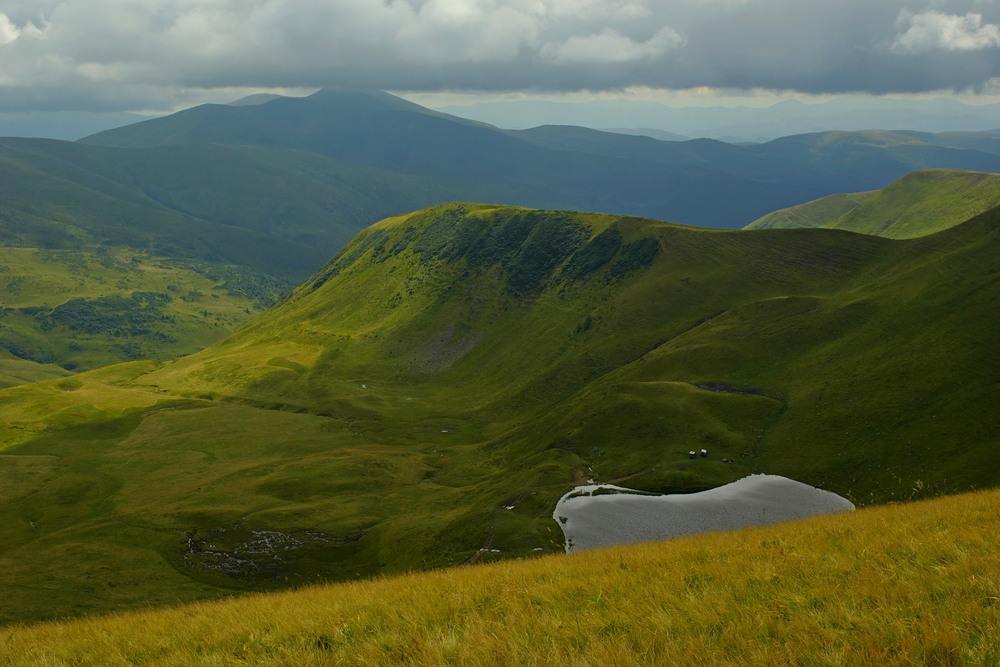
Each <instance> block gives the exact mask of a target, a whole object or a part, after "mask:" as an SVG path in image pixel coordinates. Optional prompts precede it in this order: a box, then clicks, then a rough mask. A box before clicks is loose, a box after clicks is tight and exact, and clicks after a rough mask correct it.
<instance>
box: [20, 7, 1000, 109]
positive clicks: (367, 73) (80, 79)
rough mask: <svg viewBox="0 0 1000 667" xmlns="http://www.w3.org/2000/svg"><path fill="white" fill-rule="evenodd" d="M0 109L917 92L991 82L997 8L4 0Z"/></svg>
mask: <svg viewBox="0 0 1000 667" xmlns="http://www.w3.org/2000/svg"><path fill="white" fill-rule="evenodd" d="M0 12H2V13H0V109H4V108H6V109H15V108H36V107H38V106H39V105H46V106H48V107H49V108H60V107H66V108H72V107H77V108H136V107H141V106H146V107H151V106H156V105H157V104H163V103H166V101H167V100H170V99H172V98H173V96H175V95H177V94H178V93H177V91H178V90H181V89H183V88H191V87H194V88H214V87H240V86H243V87H261V88H264V87H281V86H285V87H287V86H295V87H319V86H326V85H344V86H364V87H374V88H389V89H409V90H435V89H463V88H464V89H478V90H517V89H525V88H535V89H547V90H579V89H591V90H599V89H615V88H622V87H626V86H631V85H648V86H653V87H663V88H691V87H696V86H713V87H731V88H758V87H760V88H772V89H781V90H798V91H802V92H812V93H819V92H847V91H863V92H872V93H884V92H920V91H928V90H941V89H953V90H964V89H969V88H973V89H975V88H977V87H980V86H982V85H984V84H986V83H987V82H989V81H990V80H991V79H996V78H997V77H1000V0H659V1H658V0H610V1H609V0H504V1H501V0H385V1H383V0H34V1H29V0H8V1H7V2H5V3H4V5H3V6H2V7H0Z"/></svg>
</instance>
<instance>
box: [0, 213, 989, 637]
mask: <svg viewBox="0 0 1000 667" xmlns="http://www.w3.org/2000/svg"><path fill="white" fill-rule="evenodd" d="M998 246H1000V209H993V210H991V211H990V212H988V213H986V214H984V215H981V216H979V217H977V218H975V219H972V220H970V221H968V222H966V223H964V224H961V225H957V226H955V227H952V228H950V229H948V230H945V231H943V232H940V233H938V234H934V235H929V236H925V237H922V238H919V239H913V240H905V241H900V240H889V239H884V238H879V237H875V236H866V235H861V234H853V233H848V232H843V231H838V230H824V229H790V230H767V231H760V232H753V233H748V232H743V231H721V230H706V229H695V228H685V227H681V226H677V225H671V224H667V223H660V222H655V221H652V220H646V219H639V218H632V217H622V216H607V215H599V214H579V213H566V212H553V211H535V210H528V209H520V208H505V207H497V206H490V205H482V204H452V205H447V206H441V207H436V208H432V209H428V210H424V211H420V212H417V213H414V214H410V215H405V216H401V217H397V218H391V219H388V220H385V221H383V222H381V223H379V224H377V225H375V226H373V227H371V228H369V229H367V230H365V231H364V232H362V233H361V234H359V235H358V236H357V237H356V238H355V239H354V240H353V241H352V242H351V243H350V244H349V245H348V246H346V247H345V248H344V249H343V251H342V252H341V253H340V254H339V255H338V256H337V257H336V258H334V259H333V260H332V261H331V262H330V263H329V264H327V266H326V267H324V268H323V269H322V270H321V271H319V272H318V273H317V274H316V275H314V276H313V277H312V278H311V279H309V280H307V281H306V282H305V283H303V284H302V285H300V286H299V287H298V288H297V289H296V290H294V291H293V292H292V293H291V294H290V295H289V296H288V297H287V298H286V299H285V300H284V301H283V302H282V303H281V304H280V305H278V306H276V307H274V308H272V309H271V310H269V311H267V312H265V313H263V314H261V315H260V316H258V317H256V318H255V319H253V320H251V321H250V322H249V323H248V324H247V325H246V326H244V327H243V328H242V329H241V330H240V331H239V332H237V333H236V334H234V335H233V336H231V337H229V338H228V339H226V340H224V341H222V342H220V343H218V344H216V345H213V346H212V347H210V348H208V349H206V350H204V351H203V352H200V353H198V354H195V355H192V356H189V357H185V358H182V359H179V360H177V361H174V362H171V363H167V364H154V363H151V362H135V363H131V364H126V365H123V366H118V367H111V368H106V369H102V370H98V371H92V372H89V373H83V374H79V375H76V376H73V377H70V378H58V379H53V380H49V381H46V382H41V383H36V384H30V385H24V386H19V387H13V388H10V389H6V390H3V391H0V406H2V414H3V418H4V429H3V430H2V431H0V447H3V448H4V449H3V451H2V454H0V464H2V465H0V471H2V474H3V475H4V478H3V480H2V482H0V545H2V546H0V568H2V571H3V572H4V576H5V580H6V581H7V582H8V583H7V586H6V587H5V596H4V599H3V601H2V602H0V618H3V619H6V620H29V619H36V618H45V617H51V616H55V615H63V614H84V613H89V612H93V611H99V610H104V609H109V608H116V607H126V606H135V605H141V604H146V603H149V602H155V603H159V602H174V601H179V600H190V599H193V598H198V597H206V596H214V595H221V594H224V593H226V592H231V591H235V590H247V589H271V588H277V587H288V586H296V585H299V584H302V583H307V582H313V581H317V580H335V579H350V578H356V577H363V576H368V575H371V574H373V573H376V572H398V571H403V570H411V569H425V568H432V567H438V566H443V565H449V564H456V563H461V562H463V561H465V560H466V559H469V558H471V557H473V556H475V555H476V554H477V553H479V549H480V548H482V547H489V548H490V549H497V550H499V551H500V554H499V555H498V554H495V553H493V552H491V551H487V552H483V553H481V554H480V560H484V559H486V560H488V559H493V558H498V557H499V558H502V557H510V556H522V555H531V554H534V553H544V552H550V551H558V550H560V549H561V543H560V535H559V531H558V528H557V526H556V525H555V523H554V522H553V521H552V520H551V518H550V513H551V510H552V507H553V505H554V503H555V501H556V499H557V498H558V497H559V496H560V495H561V494H562V493H564V492H565V491H566V490H567V489H568V488H570V482H571V479H572V478H573V477H574V470H580V471H584V472H585V474H586V475H588V476H593V477H595V478H596V479H598V480H602V481H607V480H614V479H617V478H620V477H623V476H627V475H632V474H633V473H640V474H638V475H637V476H635V477H633V478H632V479H630V480H629V482H628V485H629V486H633V487H637V488H641V489H646V490H650V491H668V492H669V491H693V490H699V489H704V488H708V487H712V486H716V485H719V484H723V483H726V482H729V481H733V480H735V479H737V478H739V477H742V476H744V475H746V474H748V473H751V472H767V473H774V474H781V475H786V476H789V477H792V478H794V479H797V480H801V481H804V482H807V483H811V484H815V485H819V486H822V487H824V488H827V489H830V490H833V491H835V492H838V493H841V494H843V495H846V496H848V497H849V498H851V499H852V500H854V501H855V502H856V503H858V504H862V505H864V504H872V503H883V502H888V501H895V500H907V499H911V498H914V497H919V496H923V495H940V494H945V493H951V492H955V491H959V490H966V489H970V488H978V487H989V486H996V485H997V483H998V481H1000V480H998V478H997V472H996V471H997V467H996V465H995V464H996V457H997V453H996V443H997V436H998V433H1000V415H998V414H997V411H996V410H995V406H996V405H997V402H998V399H1000V391H998V385H997V382H996V377H995V370H996V368H998V366H1000V363H998V362H1000V359H998V355H1000V351H998V349H997V346H996V344H995V343H996V340H998V337H1000V322H998V320H997V318H996V317H995V304H996V302H997V299H998V297H1000V294H998V292H1000V283H998V281H997V257H1000V247H998ZM702 447H704V448H706V449H708V450H709V452H710V455H709V456H708V457H707V458H705V459H701V458H699V459H696V460H690V459H689V458H688V457H687V452H688V451H689V450H690V449H693V448H699V449H700V448H702ZM509 506H513V509H505V507H509Z"/></svg>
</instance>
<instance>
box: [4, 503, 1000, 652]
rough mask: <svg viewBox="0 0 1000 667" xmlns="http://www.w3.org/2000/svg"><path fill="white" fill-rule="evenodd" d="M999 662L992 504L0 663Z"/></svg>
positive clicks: (70, 626) (41, 628) (170, 628)
mask: <svg viewBox="0 0 1000 667" xmlns="http://www.w3.org/2000/svg"><path fill="white" fill-rule="evenodd" d="M407 663H412V664H433V665H437V664H473V665H476V664H487V665H492V664H497V665H550V664H551V665H599V664H615V665H628V664H723V663H724V664H753V665H760V664H764V665H767V664H782V665H784V664H804V665H827V664H829V665H844V664H849V665H850V664H857V665H886V664H974V665H991V664H1000V492H996V491H993V492H983V493H977V494H966V495H962V496H955V497H950V498H943V499H939V500H934V501H927V502H921V503H914V504H912V505H897V506H887V507H880V508H873V509H866V510H862V511H858V512H856V513H854V514H851V515H840V516H830V517H820V518H815V519H810V520H806V521H801V522H797V523H790V524H785V525H780V526H775V527H769V528H760V529H752V530H743V531H740V532H736V533H728V534H711V535H703V536H697V537H693V538H686V539H678V540H674V541H671V542H666V543H660V544H647V545H637V546H632V547H627V548H618V549H611V550H604V551H595V552H589V553H582V554H577V555H573V556H561V557H546V558H540V559H538V560H532V561H519V562H514V561H511V562H505V563H501V564H494V565H488V566H477V567H466V568H457V569H452V570H448V571H439V572H433V573H426V574H415V575H412V576H401V577H393V578H386V579H380V580H376V581H368V582H362V583H356V584H348V585H336V586H326V587H317V588H312V589H306V590H301V591H298V592H293V593H284V594H277V595H266V596H252V597H244V598H241V599H235V600H230V601H225V602H213V603H204V604H196V605H190V606H185V607H180V608H176V609H165V610H159V611H148V612H143V613H131V614H121V615H115V616H109V617H102V618H93V619H86V620H78V621H73V622H67V623H46V624H41V625H37V626H32V627H9V628H6V629H0V664H5V665H61V664H74V665H91V664H93V665H118V664H123V665H124V664H152V665H192V664H197V665H243V664H245V665H336V664H349V665H383V664H407Z"/></svg>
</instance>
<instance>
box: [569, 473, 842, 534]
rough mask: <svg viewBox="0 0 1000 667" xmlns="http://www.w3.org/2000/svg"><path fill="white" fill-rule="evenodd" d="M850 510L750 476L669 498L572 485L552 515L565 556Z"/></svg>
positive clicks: (776, 479)
mask: <svg viewBox="0 0 1000 667" xmlns="http://www.w3.org/2000/svg"><path fill="white" fill-rule="evenodd" d="M853 509H854V504H853V503H851V502H850V501H849V500H847V499H846V498H843V497H841V496H838V495H837V494H836V493H833V492H831V491H824V490H822V489H817V488H815V487H812V486H809V485H808V484H803V483H802V482H796V481H795V480H792V479H788V478H787V477H780V476H778V475H750V476H749V477H744V478H743V479H739V480H737V481H735V482H732V483H731V484H726V485H725V486H720V487H718V488H715V489H709V490H708V491H700V492H698V493H684V494H669V495H650V494H647V493H645V492H643V491H636V490H635V489H626V488H622V487H618V486H612V485H610V484H594V485H589V486H578V487H576V488H575V489H573V490H572V491H570V492H569V493H567V494H566V495H564V496H563V497H562V498H560V499H559V502H558V503H557V504H556V509H555V512H553V514H552V517H553V518H554V519H555V520H556V522H557V523H558V524H559V526H560V527H561V528H562V531H563V535H564V536H565V538H566V551H567V553H568V552H572V551H585V550H587V549H596V548H599V547H609V546H614V545H616V544H627V543H631V542H649V541H653V540H664V539H669V538H671V537H680V536H681V535H692V534H695V533H705V532H709V531H717V530H735V529H737V528H745V527H747V526H760V525H764V524H770V523H777V522H779V521H788V520H790V519H801V518H804V517H808V516H813V515H816V514H832V513H835V512H849V511H851V510H853Z"/></svg>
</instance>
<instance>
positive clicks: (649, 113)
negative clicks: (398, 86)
mask: <svg viewBox="0 0 1000 667" xmlns="http://www.w3.org/2000/svg"><path fill="white" fill-rule="evenodd" d="M432 106H433V107H434V108H435V109H437V110H438V111H444V112H446V113H450V114H454V115H456V116H462V117H464V118H471V119H474V120H479V121H483V122H486V123H490V124H492V125H496V126H498V127H503V128H507V129H526V128H530V127H536V126H538V125H580V126H583V127H591V128H595V129H605V130H611V131H616V132H626V133H630V134H645V135H648V136H652V137H654V138H657V139H666V140H678V139H685V138H689V139H694V138H699V137H709V138H712V139H720V140H722V141H731V142H732V141H737V142H755V141H766V140H770V139H776V138H778V137H783V136H788V135H792V134H805V133H808V132H823V131H827V130H870V129H886V130H912V131H919V132H954V131H964V132H976V131H985V130H995V129H998V128H1000V104H988V105H978V106H974V105H969V104H963V103H961V102H958V101H956V100H953V99H929V100H897V99H888V98H876V97H843V98H835V99H833V100H831V101H829V102H824V103H820V104H804V103H802V102H798V101H796V100H787V101H784V102H780V103H778V104H775V105H772V106H769V107H764V108H759V107H752V106H739V107H725V106H714V107H713V106H708V107H692V106H669V105H666V104H657V103H655V102H644V101H630V100H595V101H592V102H550V101H532V100H525V101H510V102H488V103H481V104H464V105H432Z"/></svg>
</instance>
